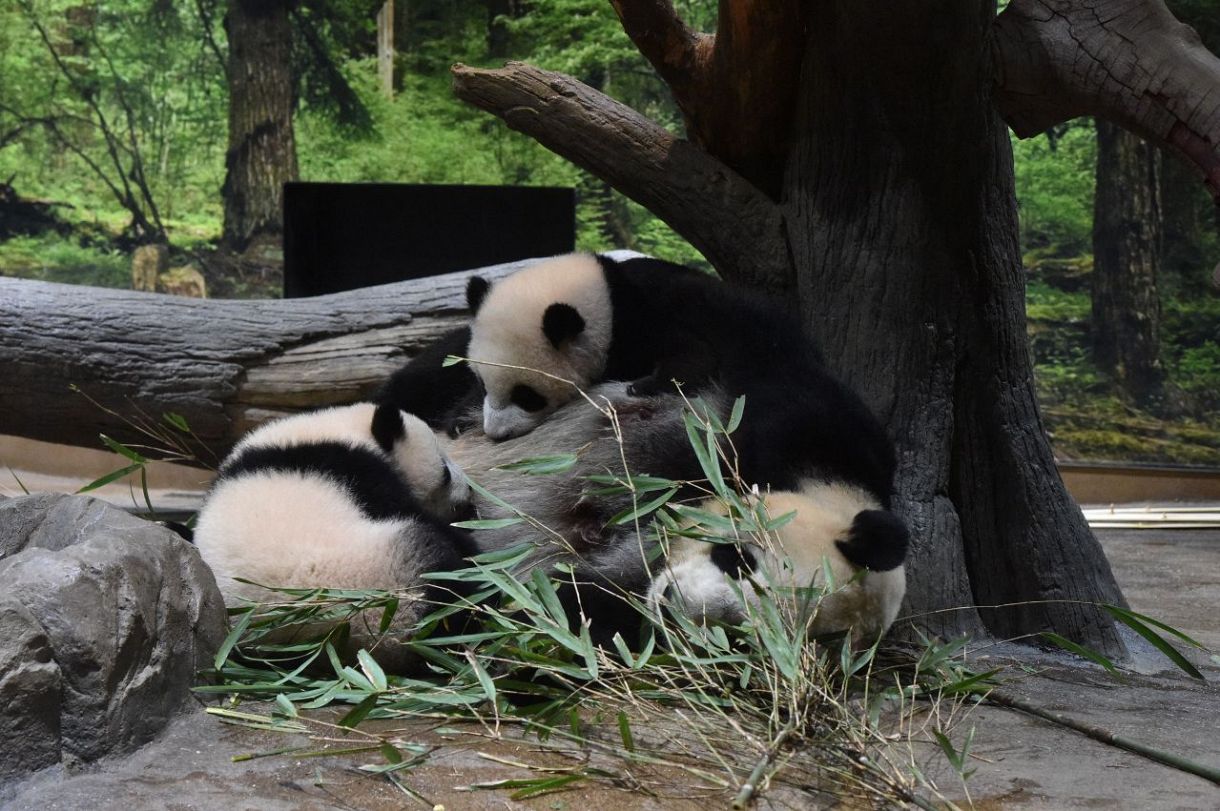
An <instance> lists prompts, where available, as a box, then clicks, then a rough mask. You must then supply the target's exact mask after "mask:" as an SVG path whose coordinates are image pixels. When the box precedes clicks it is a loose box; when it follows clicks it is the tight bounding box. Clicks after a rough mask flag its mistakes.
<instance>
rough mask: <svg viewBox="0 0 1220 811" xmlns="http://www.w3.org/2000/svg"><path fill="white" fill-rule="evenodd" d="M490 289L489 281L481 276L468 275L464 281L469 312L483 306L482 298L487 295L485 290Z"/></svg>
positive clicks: (476, 310)
mask: <svg viewBox="0 0 1220 811" xmlns="http://www.w3.org/2000/svg"><path fill="white" fill-rule="evenodd" d="M490 289H491V282H489V281H487V280H486V279H484V278H483V277H482V276H471V277H470V279H469V280H468V281H467V282H466V306H467V307H469V308H470V312H472V313H477V312H478V311H479V308H480V307H482V306H483V299H484V298H486V297H487V291H488V290H490Z"/></svg>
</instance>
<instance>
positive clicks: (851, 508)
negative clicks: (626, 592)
mask: <svg viewBox="0 0 1220 811" xmlns="http://www.w3.org/2000/svg"><path fill="white" fill-rule="evenodd" d="M758 498H759V500H760V501H761V502H762V504H763V505H764V509H765V512H766V514H767V515H769V516H771V517H773V518H774V517H779V516H783V515H786V514H788V513H795V515H794V516H793V518H792V519H791V520H790V521H788V522H787V523H786V524H783V525H782V526H780V527H779V528H778V529H776V530H774V531H772V532H771V533H768V534H765V535H756V536H753V537H749V538H747V539H744V540H742V541H740V542H738V543H733V544H729V543H712V542H709V541H704V540H699V539H695V538H689V537H683V536H679V537H677V538H675V539H673V540H671V541H670V543H669V545H668V548H667V550H666V552H667V554H666V558H665V565H664V567H663V568H661V570H660V571H659V572H658V573H657V574H656V575H655V576H654V577H653V579H652V582H651V584H650V585H649V589H648V596H647V605H648V607H649V608H650V609H651V611H652V612H653V613H654V614H655V615H657V616H663V615H664V613H666V612H678V613H682V614H685V615H686V616H688V617H690V618H691V619H692V620H694V621H695V622H697V623H699V624H724V625H731V626H733V625H740V624H741V623H743V622H744V621H745V620H746V619H747V618H748V617H750V616H751V615H752V611H753V610H754V609H757V608H758V605H759V602H760V597H759V594H760V590H762V589H766V590H767V591H768V592H770V593H771V594H772V598H773V599H774V600H775V601H776V602H783V601H784V600H785V599H786V600H790V601H792V602H793V603H800V602H803V601H804V602H811V603H812V604H811V605H809V606H806V609H807V610H809V611H810V615H809V619H808V625H807V628H808V631H809V633H810V634H812V635H815V636H818V635H822V634H830V633H837V632H850V633H851V634H852V636H853V637H854V638H855V639H856V641H857V642H863V643H865V644H868V643H871V642H872V641H874V640H875V639H876V638H877V637H879V636H881V635H882V634H884V633H885V632H886V630H887V629H888V628H889V627H890V625H891V623H893V621H894V618H895V617H896V616H897V615H898V609H899V607H900V606H901V605H902V598H903V595H904V594H905V593H906V576H905V573H904V571H903V565H902V563H903V558H904V557H905V555H906V546H907V530H906V528H905V527H904V526H903V525H902V523H901V522H900V521H899V520H898V518H897V517H896V516H895V515H894V514H893V513H890V512H888V511H886V510H884V509H881V505H880V503H879V502H878V500H877V499H876V498H875V497H874V496H872V495H870V494H869V493H867V492H866V491H864V490H862V489H860V488H858V487H853V486H850V485H845V484H842V483H838V482H827V481H814V480H810V481H807V482H804V483H803V484H802V486H801V487H800V488H799V489H798V490H796V491H775V492H770V493H765V494H761V495H760V496H758ZM703 506H704V508H705V509H707V510H709V511H712V512H715V513H724V512H725V510H724V509H723V505H721V504H717V503H708V504H704V505H703ZM811 589H812V591H811ZM815 593H816V599H811V597H812V596H813V595H814V594H815Z"/></svg>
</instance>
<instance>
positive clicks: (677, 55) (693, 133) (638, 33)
mask: <svg viewBox="0 0 1220 811" xmlns="http://www.w3.org/2000/svg"><path fill="white" fill-rule="evenodd" d="M610 4H611V5H612V6H614V10H615V11H616V12H617V13H618V16H619V19H620V20H621V21H622V23H623V29H624V30H625V31H626V32H627V35H628V36H629V37H631V40H632V42H634V43H635V44H636V47H638V48H639V49H640V52H641V53H642V54H643V55H644V57H645V58H646V59H648V61H649V62H651V63H652V65H653V67H654V68H656V70H657V73H659V74H660V75H661V77H662V78H663V79H664V80H665V82H666V83H667V84H668V85H669V87H670V89H671V90H672V91H673V95H674V101H675V102H676V103H677V105H678V108H679V109H680V110H681V111H682V114H683V116H684V118H685V119H686V131H687V137H688V138H690V139H691V140H692V141H694V142H695V143H696V144H699V145H700V146H701V147H703V148H704V149H705V150H707V151H708V152H709V153H711V154H713V155H716V156H717V157H718V158H720V160H722V161H724V162H725V164H727V165H728V166H729V167H731V168H732V169H733V170H734V171H736V172H738V173H740V174H741V175H742V176H743V177H745V178H747V179H749V180H750V181H751V182H752V183H754V184H755V185H756V186H758V187H759V188H760V189H762V190H763V191H765V192H767V193H768V194H771V195H777V194H778V192H779V188H780V185H781V181H782V180H783V172H784V162H785V160H786V159H787V155H788V145H789V140H790V137H791V131H792V127H791V123H792V111H793V109H795V106H796V94H797V88H798V77H799V75H800V66H801V57H802V54H803V52H804V46H805V33H806V32H805V26H806V20H807V18H808V13H807V12H808V9H807V6H809V5H810V4H807V3H805V2H802V0H770V2H752V3H751V2H741V0H722V2H721V3H720V5H719V11H718V15H717V21H716V34H715V35H714V36H713V35H710V34H703V33H699V32H696V31H693V30H691V29H690V28H689V27H688V26H687V25H686V24H685V23H684V22H683V21H682V20H681V19H680V18H679V17H678V15H677V13H676V11H675V9H674V6H673V3H672V2H670V0H610Z"/></svg>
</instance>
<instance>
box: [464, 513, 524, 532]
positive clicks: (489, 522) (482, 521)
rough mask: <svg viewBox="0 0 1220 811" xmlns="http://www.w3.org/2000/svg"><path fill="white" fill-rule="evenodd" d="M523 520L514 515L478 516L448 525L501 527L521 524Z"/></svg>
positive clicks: (479, 527)
mask: <svg viewBox="0 0 1220 811" xmlns="http://www.w3.org/2000/svg"><path fill="white" fill-rule="evenodd" d="M524 522H525V519H524V518H520V517H516V516H514V517H512V518H478V519H474V520H471V521H455V522H453V523H452V524H450V525H449V526H451V527H457V528H458V529H503V528H504V527H511V526H513V525H514V524H522V523H524Z"/></svg>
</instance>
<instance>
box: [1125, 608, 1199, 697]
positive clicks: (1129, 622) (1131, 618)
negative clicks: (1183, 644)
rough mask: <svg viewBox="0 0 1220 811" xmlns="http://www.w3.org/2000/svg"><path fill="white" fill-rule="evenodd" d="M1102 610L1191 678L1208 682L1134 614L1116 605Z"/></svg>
mask: <svg viewBox="0 0 1220 811" xmlns="http://www.w3.org/2000/svg"><path fill="white" fill-rule="evenodd" d="M1102 608H1104V609H1105V610H1106V611H1108V612H1109V613H1110V616H1112V617H1114V618H1115V619H1116V620H1118V621H1119V622H1121V623H1122V624H1123V625H1126V626H1127V627H1128V628H1130V629H1131V630H1133V631H1135V632H1136V633H1137V634H1139V635H1140V636H1142V637H1143V638H1144V639H1146V640H1148V641H1149V642H1150V643H1152V646H1153V647H1154V648H1156V649H1157V650H1159V651H1160V652H1161V653H1163V654H1165V656H1166V658H1168V659H1169V661H1171V662H1173V663H1174V664H1175V665H1177V666H1178V668H1179V669H1180V670H1181V671H1182V672H1184V673H1186V674H1187V675H1188V676H1190V677H1191V678H1195V679H1198V680H1199V681H1206V679H1204V678H1203V674H1202V673H1200V672H1199V670H1198V668H1196V667H1195V666H1194V665H1192V664H1191V663H1190V662H1189V661H1188V660H1187V659H1186V657H1185V656H1183V655H1182V654H1180V653H1178V651H1177V649H1176V648H1174V646H1173V645H1170V644H1169V643H1168V642H1166V641H1165V639H1164V638H1163V637H1162V636H1161V635H1160V634H1158V633H1157V632H1156V631H1154V630H1152V629H1151V628H1149V627H1148V626H1147V625H1145V624H1144V623H1143V622H1142V621H1140V620H1139V619H1137V618H1136V616H1135V615H1134V614H1133V613H1132V612H1130V611H1127V610H1126V609H1123V608H1119V607H1118V606H1114V605H1103V606H1102Z"/></svg>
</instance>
